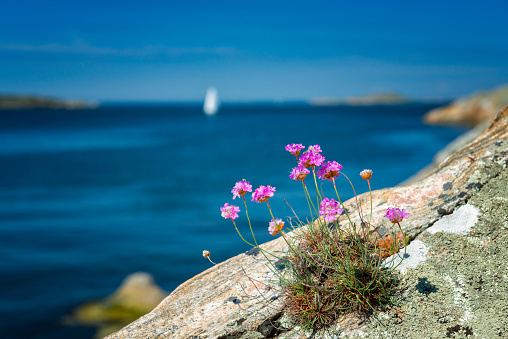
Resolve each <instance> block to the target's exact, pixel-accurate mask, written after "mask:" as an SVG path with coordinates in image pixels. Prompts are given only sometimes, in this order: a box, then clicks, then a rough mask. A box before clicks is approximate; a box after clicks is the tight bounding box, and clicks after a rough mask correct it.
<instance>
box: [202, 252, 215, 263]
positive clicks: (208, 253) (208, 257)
mask: <svg viewBox="0 0 508 339" xmlns="http://www.w3.org/2000/svg"><path fill="white" fill-rule="evenodd" d="M203 257H204V258H206V259H208V260H210V262H211V263H212V264H214V265H217V264H216V263H214V262H213V261H212V259H210V252H208V251H207V250H204V251H203Z"/></svg>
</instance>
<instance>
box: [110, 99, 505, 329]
mask: <svg viewBox="0 0 508 339" xmlns="http://www.w3.org/2000/svg"><path fill="white" fill-rule="evenodd" d="M401 165H402V164H401ZM507 167H508V108H505V109H503V110H502V111H500V112H499V113H498V114H497V115H496V116H495V117H494V118H493V119H492V121H491V122H490V124H489V126H488V127H487V129H486V130H485V131H484V132H483V133H482V134H481V135H480V136H478V137H477V138H476V139H475V140H474V141H472V142H471V143H469V144H468V145H466V146H465V147H463V148H461V149H460V150H458V151H457V152H455V153H453V154H452V155H451V156H449V157H448V158H446V159H445V160H444V161H443V162H442V163H441V164H440V165H439V166H438V167H437V168H436V169H435V170H434V171H433V172H432V173H430V174H429V175H428V176H426V177H425V178H423V179H421V180H420V181H418V182H415V183H413V184H410V185H406V186H397V187H392V188H387V189H382V190H378V191H375V192H373V206H374V208H373V222H372V226H371V231H372V232H373V234H374V235H375V236H377V237H382V236H384V235H385V234H387V233H390V232H391V231H394V229H393V227H394V226H393V224H391V223H390V222H389V221H388V220H386V219H385V218H383V215H384V212H385V210H386V208H387V207H395V206H396V207H400V208H405V209H406V210H408V211H409V212H410V213H411V216H410V218H409V219H408V220H407V221H405V222H404V223H403V224H402V227H403V229H404V231H405V233H406V234H407V235H409V238H410V241H411V243H410V245H409V246H408V248H410V247H411V246H412V247H414V251H413V250H411V251H410V252H409V255H413V256H414V257H413V258H411V260H408V265H404V269H403V270H400V271H399V272H400V273H399V276H400V278H401V284H400V294H399V295H398V296H397V302H398V305H399V306H398V307H394V308H392V309H391V310H389V311H387V312H383V313H377V314H374V315H373V316H371V317H362V316H354V315H349V316H347V317H343V318H341V319H339V320H338V321H337V322H336V323H335V324H334V325H333V326H330V327H329V328H326V329H323V330H321V331H319V332H316V333H304V332H303V331H302V330H301V329H299V328H298V327H295V326H294V325H293V324H292V322H291V319H290V317H288V316H287V315H286V314H285V313H284V310H283V308H282V305H283V301H284V300H283V299H284V297H283V295H282V293H281V292H280V291H279V290H278V286H277V279H276V275H275V274H274V272H272V270H271V269H270V268H269V266H268V262H267V259H266V258H265V257H264V256H263V255H262V254H260V253H258V252H256V251H250V252H249V253H247V254H240V255H238V256H236V257H233V258H231V259H229V260H227V261H225V262H222V263H219V264H218V265H215V266H213V267H211V268H209V269H208V270H206V271H204V272H202V273H200V274H198V275H197V276H195V277H193V278H191V279H190V280H188V281H186V282H185V283H183V284H182V285H180V286H179V287H178V288H177V289H176V290H175V291H173V292H172V293H171V294H170V295H169V296H168V297H167V298H166V299H165V300H164V301H163V302H162V303H160V304H159V306H157V308H155V309H154V310H153V311H152V312H150V313H149V314H147V315H145V316H143V317H141V318H140V319H138V320H136V321H135V322H133V323H131V324H130V325H128V326H126V327H125V328H123V329H122V330H120V331H118V332H116V333H114V334H112V335H110V336H109V337H108V338H110V339H114V338H194V339H198V338H202V339H204V338H216V339H226V338H339V337H340V338H348V337H355V338H356V337H358V338H359V337H361V338H446V337H450V338H459V337H460V338H462V337H468V336H472V335H474V336H477V337H479V338H496V337H507V336H508V276H507V272H508V267H507V262H508V260H507V259H508V208H507V206H508V190H507V189H506V187H507V185H508V168H507ZM372 180H375V178H373V179H372ZM345 205H346V207H347V208H348V209H349V210H351V211H356V210H357V209H358V206H359V207H360V208H361V209H362V210H363V211H368V210H369V207H370V200H369V196H368V194H362V195H360V196H359V197H358V200H356V199H350V200H349V201H347V202H346V203H345ZM464 206H466V207H464ZM353 221H356V222H357V223H358V221H359V218H358V217H356V218H354V220H353ZM340 223H341V224H342V225H343V227H346V226H347V221H346V220H345V218H342V219H340ZM463 223H465V225H462V224H463ZM433 226H435V228H433ZM261 247H262V248H264V249H265V250H267V251H269V252H272V253H279V254H280V253H283V252H284V251H286V250H287V248H286V245H285V242H284V241H283V240H282V239H281V238H278V239H276V240H273V241H270V242H268V243H265V244H262V245H261ZM400 255H401V252H400V253H398V254H396V255H395V257H396V256H400ZM395 257H393V258H395ZM393 258H392V259H393ZM387 260H390V258H388V259H387ZM280 264H281V263H279V265H278V266H276V267H278V269H280V270H283V269H284V265H280Z"/></svg>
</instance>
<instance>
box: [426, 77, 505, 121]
mask: <svg viewBox="0 0 508 339" xmlns="http://www.w3.org/2000/svg"><path fill="white" fill-rule="evenodd" d="M506 104H508V86H504V87H501V88H498V89H496V90H493V91H489V92H478V93H474V94H472V95H470V96H467V97H464V98H460V99H457V100H455V101H454V102H452V103H451V104H449V105H447V106H445V107H440V108H436V109H434V110H432V111H430V112H429V113H427V114H426V115H425V116H424V117H423V121H424V122H425V123H427V124H431V125H462V126H470V127H472V126H476V125H477V124H479V123H481V122H482V121H485V120H489V119H491V118H492V117H493V116H494V115H495V114H496V113H497V111H498V110H499V109H501V107H503V106H504V105H506Z"/></svg>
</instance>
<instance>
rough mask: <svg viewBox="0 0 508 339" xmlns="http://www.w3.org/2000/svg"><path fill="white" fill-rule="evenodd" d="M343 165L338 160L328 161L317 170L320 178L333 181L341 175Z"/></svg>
mask: <svg viewBox="0 0 508 339" xmlns="http://www.w3.org/2000/svg"><path fill="white" fill-rule="evenodd" d="M341 169H342V165H341V164H339V163H338V162H337V161H328V162H327V163H326V164H325V165H323V166H322V167H321V168H320V169H319V170H318V172H317V175H318V177H319V179H323V180H328V181H332V179H333V178H335V177H336V176H338V175H339V171H340V170H341Z"/></svg>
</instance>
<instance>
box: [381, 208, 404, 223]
mask: <svg viewBox="0 0 508 339" xmlns="http://www.w3.org/2000/svg"><path fill="white" fill-rule="evenodd" d="M384 217H385V218H388V220H390V221H391V222H392V223H394V224H395V223H399V222H401V221H402V219H405V218H406V219H407V217H409V213H407V212H406V210H405V209H399V208H388V209H387V210H386V214H385V215H384Z"/></svg>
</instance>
